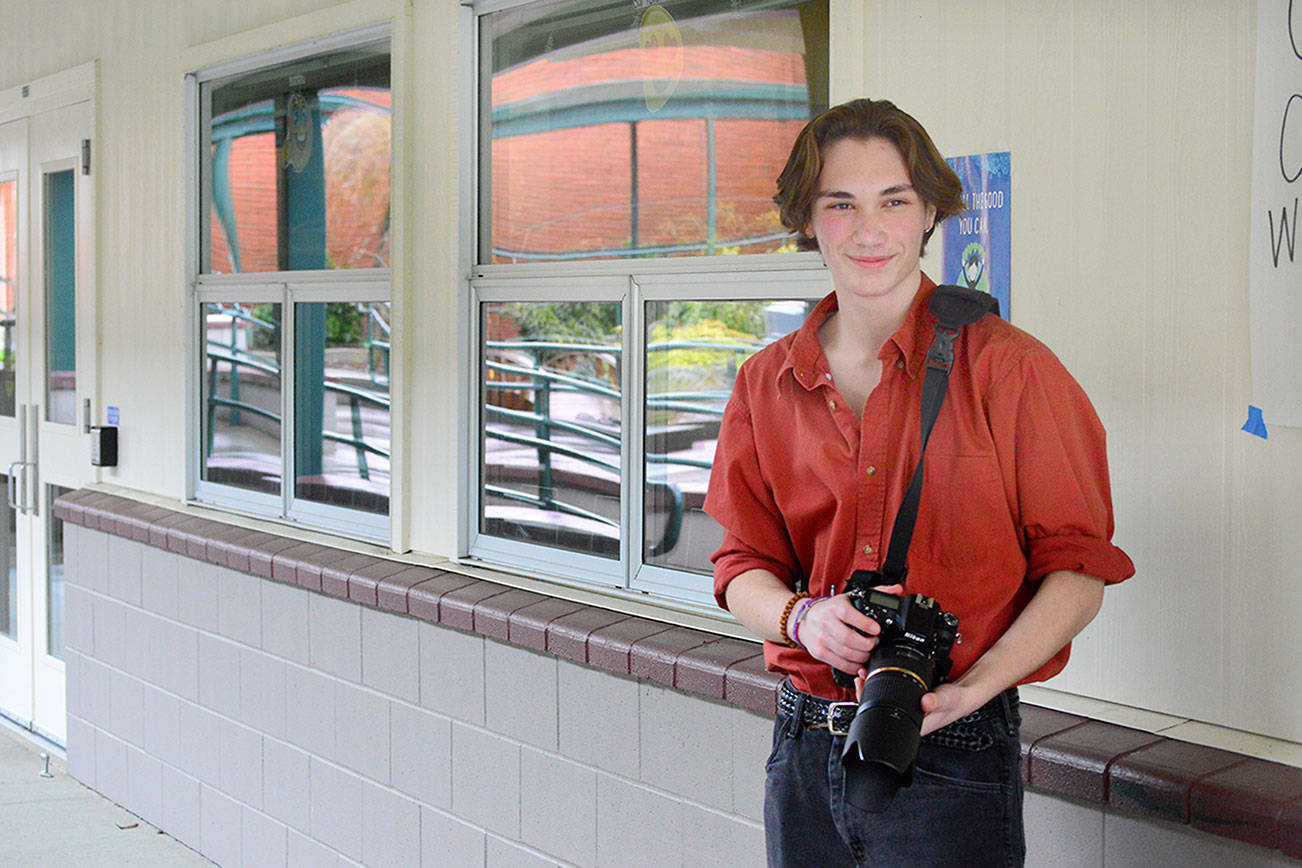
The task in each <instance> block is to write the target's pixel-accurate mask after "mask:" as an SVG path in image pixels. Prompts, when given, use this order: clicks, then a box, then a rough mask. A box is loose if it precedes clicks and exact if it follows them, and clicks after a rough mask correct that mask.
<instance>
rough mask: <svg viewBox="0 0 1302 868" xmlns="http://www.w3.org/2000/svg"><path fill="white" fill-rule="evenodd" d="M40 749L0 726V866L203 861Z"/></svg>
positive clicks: (99, 867)
mask: <svg viewBox="0 0 1302 868" xmlns="http://www.w3.org/2000/svg"><path fill="white" fill-rule="evenodd" d="M42 753H43V751H42V749H41V748H40V747H39V746H37V745H36V744H34V743H33V742H31V741H29V740H27V739H26V738H24V737H23V736H22V735H21V734H19V733H17V732H15V731H14V730H13V729H12V728H10V727H9V726H6V725H0V865H3V866H4V868H28V866H32V868H37V866H39V868H65V866H66V868H82V866H95V868H107V866H117V865H122V866H127V865H129V866H133V868H135V866H169V868H170V866H208V868H211V866H212V864H213V863H211V862H209V861H208V860H207V859H205V858H203V857H202V856H200V855H199V854H198V853H196V852H194V851H193V850H191V849H189V848H188V847H186V846H185V845H184V844H181V843H180V842H178V841H176V840H174V839H173V838H170V837H168V836H167V835H164V834H162V833H161V832H159V831H158V830H157V829H155V828H154V827H153V826H150V825H149V824H148V823H146V822H145V821H144V820H141V819H140V818H139V817H137V816H135V815H134V814H131V813H129V812H127V811H125V810H123V809H122V808H120V807H118V806H117V805H115V804H113V803H112V802H110V801H108V800H107V799H105V798H104V797H103V796H100V795H99V794H98V793H96V792H94V791H93V790H90V789H88V788H87V787H85V786H83V785H82V784H81V783H79V782H78V781H76V780H73V779H72V778H70V777H68V773H67V769H66V768H65V765H64V763H63V761H62V760H60V759H59V758H57V757H55V756H51V757H50V765H49V769H50V774H51V775H53V777H48V778H47V777H42V776H41V774H40V773H41V770H42V768H43V765H44V763H43V761H42V759H41V754H42Z"/></svg>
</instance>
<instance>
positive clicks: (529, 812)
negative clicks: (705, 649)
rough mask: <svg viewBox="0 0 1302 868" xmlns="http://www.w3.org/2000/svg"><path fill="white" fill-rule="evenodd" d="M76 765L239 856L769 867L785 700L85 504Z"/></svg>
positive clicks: (78, 585)
mask: <svg viewBox="0 0 1302 868" xmlns="http://www.w3.org/2000/svg"><path fill="white" fill-rule="evenodd" d="M67 534H68V535H67V541H66V549H65V550H66V552H67V556H68V561H69V563H68V575H69V576H70V577H72V580H73V581H75V584H73V585H70V586H69V588H68V595H67V602H68V626H69V633H68V637H67V644H68V653H67V663H68V699H69V705H68V768H69V772H70V773H71V774H72V775H73V776H74V777H76V778H78V779H79V780H81V781H83V782H85V783H86V784H87V785H89V786H91V787H93V788H95V789H96V790H98V791H99V792H101V793H103V794H104V795H105V796H107V797H108V798H110V799H113V800H114V801H116V802H118V803H120V804H121V805H123V807H126V808H127V809H128V810H131V811H133V812H134V813H136V814H138V815H140V816H141V817H142V818H143V819H145V820H146V821H148V822H149V823H152V824H154V825H155V826H157V827H159V828H161V829H162V830H164V831H165V832H167V833H168V834H170V835H172V836H174V837H176V838H177V839H179V840H180V841H181V842H183V843H185V844H187V845H189V846H190V847H193V848H194V849H196V850H198V851H199V852H201V853H203V854H204V855H205V856H207V857H208V858H210V859H212V860H213V861H215V862H217V863H218V864H220V865H229V866H234V865H240V864H244V865H284V864H289V865H304V864H322V863H323V862H324V863H331V861H332V860H335V859H338V858H339V857H343V858H344V859H345V860H351V861H348V862H347V863H346V864H352V863H354V862H360V863H363V864H366V865H376V866H379V865H395V866H396V865H414V864H425V865H431V866H432V865H440V866H443V865H458V866H460V865H482V864H491V865H498V864H512V865H524V864H547V863H555V862H557V861H560V862H564V863H566V864H575V865H597V864H601V865H621V866H632V865H639V864H643V865H666V864H678V863H682V864H717V865H737V866H747V865H755V864H758V863H759V862H762V861H763V856H762V854H763V829H762V803H761V800H762V798H763V780H762V775H763V771H762V769H763V758H764V756H765V755H766V754H767V752H768V745H769V738H770V733H771V728H772V720H771V719H770V718H766V717H764V716H762V715H759V714H756V713H754V712H750V711H746V710H744V709H741V708H737V707H734V706H731V705H726V704H724V703H722V702H711V701H709V700H706V699H702V698H700V697H691V696H688V695H687V694H684V693H681V692H679V691H676V690H674V689H672V688H668V687H663V686H661V685H658V684H655V683H653V682H650V681H646V680H638V679H633V678H620V677H618V676H615V675H611V674H609V673H605V672H598V671H597V670H595V669H591V668H589V667H587V666H584V665H580V664H578V663H572V662H570V661H568V660H562V659H560V658H557V657H555V656H553V655H549V654H541V653H535V652H532V651H528V650H525V649H522V648H519V647H516V646H512V645H508V644H505V643H502V642H497V641H494V640H491V639H486V638H484V637H483V636H479V635H476V634H471V633H462V632H459V631H457V630H451V629H447V628H442V627H437V626H433V625H430V624H427V623H421V622H418V621H417V620H415V619H413V618H408V617H404V616H401V615H395V614H391V613H389V612H383V611H379V610H377V609H373V608H367V607H363V606H361V605H358V604H357V603H353V602H349V601H346V600H339V599H334V598H331V597H328V596H325V595H322V594H320V593H314V592H311V591H308V590H305V589H303V588H299V587H294V586H290V585H284V584H280V583H277V582H272V581H268V580H265V579H261V578H258V577H256V576H251V575H247V574H244V573H239V572H236V571H234V570H230V569H226V568H224V567H219V566H215V565H213V564H208V563H203V562H200V561H194V560H191V559H189V558H186V557H184V556H182V555H179V554H176V553H173V552H168V551H165V550H161V549H158V548H153V547H151V546H149V545H147V544H143V543H139V542H134V541H131V540H127V539H124V538H122V537H119V536H113V535H110V534H106V533H104V532H101V531H97V530H89V529H86V528H82V527H78V526H76V525H71V524H70V525H67Z"/></svg>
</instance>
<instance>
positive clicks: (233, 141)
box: [201, 41, 390, 273]
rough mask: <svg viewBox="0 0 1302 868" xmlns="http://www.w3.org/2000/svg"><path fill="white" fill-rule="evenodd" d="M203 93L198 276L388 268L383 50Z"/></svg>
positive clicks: (262, 73)
mask: <svg viewBox="0 0 1302 868" xmlns="http://www.w3.org/2000/svg"><path fill="white" fill-rule="evenodd" d="M204 88H205V93H206V94H207V96H208V98H209V100H210V118H211V120H210V121H209V122H208V126H207V129H206V130H205V136H206V138H205V144H206V147H207V148H208V154H209V159H208V164H207V171H206V177H205V179H204V184H203V195H204V205H203V207H204V217H205V219H204V244H203V248H202V251H201V253H202V258H203V264H202V270H203V271H205V272H218V273H232V272H258V271H298V270H305V269H323V268H375V267H387V266H388V265H389V137H390V90H389V46H388V42H387V41H385V42H382V43H374V44H370V45H365V46H360V47H354V48H348V49H344V50H340V51H336V52H332V53H328V54H322V55H316V56H313V57H310V58H305V59H301V60H295V61H292V62H289V63H284V64H280V65H278V66H273V67H269V68H266V69H260V70H257V71H255V72H250V73H246V74H242V75H239V76H236V77H233V78H231V79H227V80H224V81H217V82H212V83H209V84H205V85H204Z"/></svg>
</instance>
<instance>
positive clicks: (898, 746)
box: [833, 570, 960, 811]
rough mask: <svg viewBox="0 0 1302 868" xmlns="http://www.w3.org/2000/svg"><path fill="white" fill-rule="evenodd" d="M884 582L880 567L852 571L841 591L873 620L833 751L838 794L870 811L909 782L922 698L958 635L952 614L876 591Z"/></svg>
mask: <svg viewBox="0 0 1302 868" xmlns="http://www.w3.org/2000/svg"><path fill="white" fill-rule="evenodd" d="M886 584H889V580H888V579H887V578H886V577H885V576H883V575H882V574H881V573H880V572H878V571H868V570H858V571H856V572H855V573H854V575H852V576H851V577H850V581H849V583H848V584H847V590H846V595H847V596H848V597H849V599H850V602H851V604H852V605H853V606H854V607H855V608H856V609H858V610H859V611H860V612H862V613H863V614H865V615H867V616H868V617H870V618H872V619H873V620H874V621H876V622H877V623H878V624H879V625H881V633H880V634H878V638H877V647H876V648H875V649H873V653H872V656H871V657H869V658H868V663H867V665H866V666H865V669H867V671H868V675H867V678H866V679H865V680H864V686H863V694H862V695H861V697H860V699H859V707H858V708H857V709H856V710H855V717H854V721H853V722H852V723H851V724H850V728H849V731H848V732H847V734H846V739H845V747H844V749H843V750H842V753H841V764H842V766H843V767H844V768H845V775H846V797H847V799H849V800H850V801H851V802H852V803H854V804H857V805H859V807H861V808H863V809H864V810H870V811H880V810H882V809H884V806H885V804H886V803H887V802H888V801H889V799H890V797H891V796H893V795H894V792H895V789H896V788H898V787H900V786H907V785H908V784H909V783H910V782H911V781H912V778H913V762H914V760H915V759H916V758H917V756H918V747H919V745H920V744H921V741H922V735H921V729H922V717H923V715H922V696H923V694H924V693H927V692H928V691H930V690H931V689H933V688H934V687H935V686H936V685H937V684H940V683H942V682H943V681H944V680H945V679H946V678H947V677H948V676H949V670H950V668H951V666H952V664H953V661H952V660H951V659H950V656H949V652H950V650H951V649H952V648H953V647H954V643H955V642H958V641H960V638H959V634H958V618H957V617H956V616H955V615H954V614H952V613H950V612H946V611H944V610H943V609H941V608H940V606H939V605H937V604H936V601H935V600H933V599H932V598H930V597H924V596H922V595H921V594H906V595H904V596H897V595H895V594H887V593H884V592H882V591H880V590H877V587H878V586H882V585H886ZM833 674H834V676H835V677H836V681H837V683H838V684H841V685H843V686H851V687H852V686H853V685H854V678H853V677H852V676H849V675H846V674H845V673H843V672H839V671H835V670H834V672H833Z"/></svg>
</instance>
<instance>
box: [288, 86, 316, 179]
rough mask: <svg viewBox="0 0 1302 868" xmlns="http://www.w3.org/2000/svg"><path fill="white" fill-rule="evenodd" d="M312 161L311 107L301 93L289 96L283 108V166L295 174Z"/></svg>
mask: <svg viewBox="0 0 1302 868" xmlns="http://www.w3.org/2000/svg"><path fill="white" fill-rule="evenodd" d="M311 159H312V107H311V106H310V105H308V102H307V98H306V97H304V96H303V94H301V93H292V94H290V95H289V104H288V105H287V106H286V107H285V166H286V167H287V168H291V169H293V170H294V171H295V172H301V171H303V170H304V169H306V168H307V164H308V162H309V161H310V160H311Z"/></svg>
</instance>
